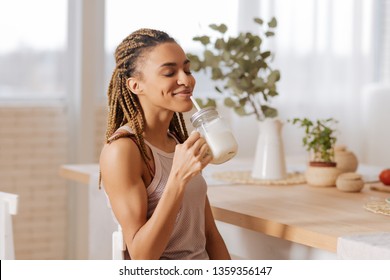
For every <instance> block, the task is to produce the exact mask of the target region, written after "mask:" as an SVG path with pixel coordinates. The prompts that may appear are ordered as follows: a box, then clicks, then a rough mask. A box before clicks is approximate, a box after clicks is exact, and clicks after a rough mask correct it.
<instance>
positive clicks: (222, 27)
mask: <svg viewBox="0 0 390 280" xmlns="http://www.w3.org/2000/svg"><path fill="white" fill-rule="evenodd" d="M209 27H210V28H211V29H213V30H215V31H218V32H220V33H222V34H224V33H225V32H226V31H227V29H228V28H227V26H226V25H225V24H223V23H222V24H220V25H217V24H210V25H209Z"/></svg>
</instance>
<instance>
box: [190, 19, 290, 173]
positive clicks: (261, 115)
mask: <svg viewBox="0 0 390 280" xmlns="http://www.w3.org/2000/svg"><path fill="white" fill-rule="evenodd" d="M254 22H255V23H256V24H258V25H259V27H260V29H259V34H253V33H251V32H240V33H239V34H238V35H237V36H228V35H227V30H228V27H227V26H226V25H225V24H219V25H217V24H211V25H209V27H210V28H211V29H212V30H213V31H215V32H216V33H217V35H216V36H214V37H210V36H208V35H203V36H197V37H194V38H193V40H194V41H198V42H200V43H201V44H202V45H203V46H204V51H203V53H202V55H201V56H198V55H195V54H191V53H190V54H188V58H189V59H190V61H191V67H192V70H193V71H195V72H198V71H205V72H206V73H208V74H209V75H210V77H211V79H212V80H213V81H215V84H216V86H215V90H216V92H217V93H218V94H220V95H222V97H223V101H224V105H225V106H227V107H229V108H232V109H233V110H234V112H235V113H236V114H238V115H239V116H248V115H255V117H256V119H257V120H258V121H259V126H260V128H259V129H260V132H261V135H262V137H261V138H260V137H258V141H257V146H256V153H255V160H254V164H253V169H252V177H254V178H257V179H267V180H270V179H284V178H285V177H286V176H287V174H286V170H285V169H286V168H285V158H284V150H283V144H282V140H281V138H280V137H281V134H280V127H281V123H280V121H279V120H277V119H274V118H275V117H276V116H277V115H278V112H277V109H276V108H274V107H272V106H271V104H270V102H271V99H272V98H273V97H275V96H277V95H278V91H277V87H276V85H277V82H278V81H279V80H280V72H279V70H276V69H273V68H272V67H271V61H272V59H273V54H272V52H271V51H270V50H266V49H264V41H265V40H266V39H267V38H268V37H272V36H273V35H274V29H275V28H276V26H277V21H276V19H275V18H272V19H271V20H270V21H269V22H267V24H265V23H264V21H263V20H262V19H260V18H254ZM197 102H198V103H199V104H200V105H201V107H207V106H216V101H215V98H207V100H202V99H199V98H197ZM271 119H272V120H271ZM266 123H267V124H266ZM268 132H270V133H273V135H276V136H278V137H279V138H278V141H270V140H269V139H270V138H271V136H270V137H266V134H267V133H268ZM270 161H272V162H270Z"/></svg>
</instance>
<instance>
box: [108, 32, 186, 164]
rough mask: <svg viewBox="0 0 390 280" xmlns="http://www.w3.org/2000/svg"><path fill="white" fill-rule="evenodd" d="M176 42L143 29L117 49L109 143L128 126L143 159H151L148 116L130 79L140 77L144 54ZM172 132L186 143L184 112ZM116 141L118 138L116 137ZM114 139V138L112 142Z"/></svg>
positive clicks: (110, 96)
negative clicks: (145, 137) (146, 117)
mask: <svg viewBox="0 0 390 280" xmlns="http://www.w3.org/2000/svg"><path fill="white" fill-rule="evenodd" d="M169 42H175V40H174V39H173V38H172V37H170V36H169V35H168V34H167V33H165V32H162V31H158V30H154V29H145V28H144V29H139V30H137V31H135V32H133V33H131V34H130V35H129V36H127V37H126V38H125V39H124V40H123V41H122V42H121V43H120V44H119V45H118V47H117V48H116V50H115V61H116V66H115V69H114V72H113V74H112V77H111V81H110V84H109V86H108V92H107V95H108V106H109V108H108V109H109V112H108V122H107V131H106V142H107V143H108V142H109V139H110V138H111V136H112V135H113V134H114V133H115V131H116V130H117V129H118V128H119V127H121V126H122V125H124V124H126V123H128V124H129V125H130V127H131V129H132V131H133V133H134V135H135V140H136V142H137V144H138V147H140V151H141V155H142V158H143V160H144V161H145V162H147V160H149V156H148V154H147V152H146V146H145V141H144V138H143V132H144V129H145V117H144V112H143V109H142V107H141V104H140V102H139V100H138V96H137V95H136V94H134V93H133V92H131V90H130V89H129V88H128V87H127V84H126V81H127V79H128V78H130V77H133V76H135V75H140V73H139V72H138V69H137V65H138V63H139V62H141V60H140V59H142V56H143V54H145V52H146V51H150V50H151V49H153V48H154V47H156V46H157V45H159V44H162V43H169ZM169 131H170V132H171V133H172V134H173V135H174V136H175V137H176V138H177V140H178V141H179V142H180V143H183V142H184V141H185V140H186V139H187V138H188V132H187V129H186V127H185V122H184V118H183V114H182V113H178V112H175V113H174V114H173V117H172V120H171V122H170V125H169ZM114 139H115V137H114ZM112 140H113V139H112V138H111V139H110V141H112Z"/></svg>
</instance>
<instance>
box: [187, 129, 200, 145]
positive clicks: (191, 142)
mask: <svg viewBox="0 0 390 280" xmlns="http://www.w3.org/2000/svg"><path fill="white" fill-rule="evenodd" d="M199 138H200V133H199V132H197V131H193V132H192V133H191V134H190V136H189V137H188V138H187V140H186V141H185V142H184V143H185V144H186V145H187V146H188V147H192V146H193V145H194V143H195V142H196V141H197V140H198V139H199Z"/></svg>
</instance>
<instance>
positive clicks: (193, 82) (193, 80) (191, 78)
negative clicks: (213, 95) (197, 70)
mask: <svg viewBox="0 0 390 280" xmlns="http://www.w3.org/2000/svg"><path fill="white" fill-rule="evenodd" d="M190 82H191V85H192V87H193V88H194V87H195V85H196V80H195V78H194V76H192V75H191V76H190Z"/></svg>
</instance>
